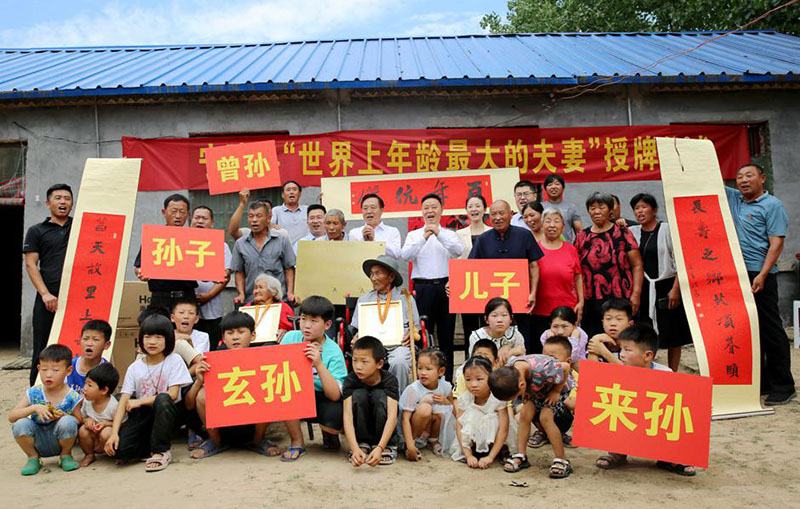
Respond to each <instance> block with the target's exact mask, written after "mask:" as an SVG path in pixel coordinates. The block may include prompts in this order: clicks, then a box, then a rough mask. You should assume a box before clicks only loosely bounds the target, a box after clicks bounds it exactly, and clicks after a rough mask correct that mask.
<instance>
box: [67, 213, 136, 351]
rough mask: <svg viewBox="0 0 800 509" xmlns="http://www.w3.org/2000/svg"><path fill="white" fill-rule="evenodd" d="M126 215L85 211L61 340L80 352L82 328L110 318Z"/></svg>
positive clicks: (73, 265) (70, 280)
mask: <svg viewBox="0 0 800 509" xmlns="http://www.w3.org/2000/svg"><path fill="white" fill-rule="evenodd" d="M124 231H125V216H123V215H119V214H98V213H94V212H84V213H83V216H82V219H81V230H80V232H79V233H78V244H77V249H76V250H75V259H74V261H73V264H72V275H71V277H70V279H69V282H70V285H69V294H68V296H67V304H66V308H65V310H64V319H63V321H62V326H61V332H60V333H59V336H58V344H60V345H65V346H68V347H70V348H71V349H72V353H73V354H74V355H80V353H81V347H80V339H81V328H82V327H83V325H84V324H85V323H86V322H87V321H89V320H108V317H109V316H110V315H111V304H112V301H113V298H114V287H115V285H116V281H117V268H118V267H119V255H120V250H121V248H122V234H123V233H124Z"/></svg>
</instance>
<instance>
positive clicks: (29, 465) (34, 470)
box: [20, 458, 42, 475]
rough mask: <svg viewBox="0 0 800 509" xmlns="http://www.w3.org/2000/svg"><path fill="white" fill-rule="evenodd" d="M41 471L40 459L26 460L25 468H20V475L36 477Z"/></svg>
mask: <svg viewBox="0 0 800 509" xmlns="http://www.w3.org/2000/svg"><path fill="white" fill-rule="evenodd" d="M41 469H42V460H41V459H40V458H28V461H26V462H25V466H24V467H22V471H21V472H20V473H21V474H22V475H36V474H38V473H39V470H41Z"/></svg>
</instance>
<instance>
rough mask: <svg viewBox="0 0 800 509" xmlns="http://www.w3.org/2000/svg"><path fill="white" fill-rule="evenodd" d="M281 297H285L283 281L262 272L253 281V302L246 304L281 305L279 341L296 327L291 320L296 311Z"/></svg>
mask: <svg viewBox="0 0 800 509" xmlns="http://www.w3.org/2000/svg"><path fill="white" fill-rule="evenodd" d="M281 299H283V290H282V289H281V282H280V281H278V279H277V278H276V277H274V276H270V275H269V274H264V273H262V274H259V275H258V277H256V280H255V282H254V283H253V302H251V303H249V304H245V305H246V306H271V305H272V304H280V305H281V318H280V321H279V322H278V334H277V338H276V339H277V341H278V342H279V343H280V341H281V338H283V335H284V334H286V332H287V331H290V330H292V329H294V327H293V326H292V322H290V321H289V317H290V316H294V311H293V310H292V308H291V307H290V306H289V305H288V304H287V303H285V302H282V301H281ZM262 316H263V315H262ZM256 327H258V324H256Z"/></svg>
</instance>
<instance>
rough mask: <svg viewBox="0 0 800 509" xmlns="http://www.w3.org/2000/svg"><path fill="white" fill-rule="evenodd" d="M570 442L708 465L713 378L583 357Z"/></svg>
mask: <svg viewBox="0 0 800 509" xmlns="http://www.w3.org/2000/svg"><path fill="white" fill-rule="evenodd" d="M573 426H574V435H573V438H572V443H574V444H575V445H578V446H580V447H589V448H592V449H600V450H603V451H612V452H615V453H618V454H630V455H632V456H640V457H642V458H650V459H654V460H658V461H667V462H671V463H679V464H682V465H692V466H696V467H703V468H706V467H708V450H709V438H710V433H711V379H710V378H708V377H705V376H697V375H687V374H683V373H673V372H667V371H656V370H654V369H643V368H635V367H632V366H623V365H620V364H609V363H606V362H593V361H584V362H582V363H581V377H580V385H579V388H578V402H577V406H576V408H575V424H574V425H573Z"/></svg>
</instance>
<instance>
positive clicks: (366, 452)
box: [347, 444, 369, 461]
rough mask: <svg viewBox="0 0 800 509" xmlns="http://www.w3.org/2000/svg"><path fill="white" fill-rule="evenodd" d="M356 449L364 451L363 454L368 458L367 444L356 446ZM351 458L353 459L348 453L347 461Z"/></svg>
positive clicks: (350, 453)
mask: <svg viewBox="0 0 800 509" xmlns="http://www.w3.org/2000/svg"><path fill="white" fill-rule="evenodd" d="M358 448H359V449H361V450H362V451H364V454H366V455H367V456H369V444H358ZM352 457H353V453H352V452H348V453H347V461H350V458H352Z"/></svg>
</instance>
